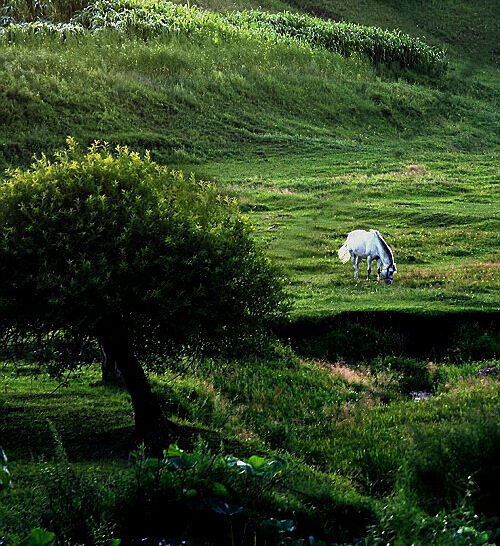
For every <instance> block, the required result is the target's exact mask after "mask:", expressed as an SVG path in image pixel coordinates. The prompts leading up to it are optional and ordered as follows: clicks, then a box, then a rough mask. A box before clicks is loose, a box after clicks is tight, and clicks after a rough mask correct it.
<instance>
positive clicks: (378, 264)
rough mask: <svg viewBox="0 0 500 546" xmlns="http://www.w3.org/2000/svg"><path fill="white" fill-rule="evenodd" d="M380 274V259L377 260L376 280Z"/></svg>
mask: <svg viewBox="0 0 500 546" xmlns="http://www.w3.org/2000/svg"><path fill="white" fill-rule="evenodd" d="M381 274H382V260H380V259H379V260H377V280H380V275H381Z"/></svg>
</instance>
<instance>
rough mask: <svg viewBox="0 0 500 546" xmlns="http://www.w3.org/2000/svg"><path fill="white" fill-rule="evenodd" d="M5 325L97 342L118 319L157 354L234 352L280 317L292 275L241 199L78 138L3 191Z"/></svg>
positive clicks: (0, 306) (0, 300) (1, 308)
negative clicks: (100, 326) (110, 320)
mask: <svg viewBox="0 0 500 546" xmlns="http://www.w3.org/2000/svg"><path fill="white" fill-rule="evenodd" d="M0 223H1V225H2V230H1V239H0V256H1V259H0V262H1V263H0V279H1V281H0V284H1V288H0V313H1V322H2V324H1V325H2V327H3V330H4V331H6V330H9V329H10V330H14V331H16V332H21V333H23V334H28V333H34V332H35V333H43V334H47V333H50V332H58V331H65V332H72V333H74V334H76V335H78V336H79V338H80V339H81V338H82V337H84V336H89V335H90V336H92V335H93V333H94V328H95V326H96V324H97V323H98V322H99V321H100V320H103V319H105V318H107V317H110V316H119V317H121V320H122V321H123V323H124V325H125V326H126V327H127V329H128V331H129V332H131V334H132V337H133V341H134V342H135V344H136V347H137V349H138V350H139V351H140V350H141V349H142V350H143V352H144V353H147V354H158V353H165V352H168V351H169V350H170V349H171V350H173V349H174V347H177V348H179V347H184V348H185V347H193V346H195V345H196V346H200V344H202V343H204V344H206V346H207V347H209V346H212V347H213V346H225V345H228V344H230V343H231V342H232V340H234V339H235V337H236V336H243V337H245V333H246V334H249V335H250V336H252V335H254V334H255V332H257V331H259V329H260V328H261V327H263V326H264V325H265V324H266V323H267V321H269V320H270V319H272V318H273V317H275V316H277V315H279V313H280V312H281V310H282V309H283V306H282V304H281V302H282V294H281V288H282V279H281V277H280V276H279V274H278V273H277V271H276V270H275V268H274V267H273V266H272V264H271V263H270V261H269V260H268V258H267V257H266V256H265V255H264V253H263V252H262V250H261V249H260V248H258V247H257V246H256V244H255V243H254V241H253V239H252V237H251V226H250V225H249V224H248V222H247V221H246V220H245V218H244V217H243V216H242V215H241V214H240V213H239V212H238V209H237V204H236V202H235V201H234V200H232V199H229V198H226V197H223V196H221V195H220V194H219V192H218V190H217V188H216V187H215V186H214V185H213V184H211V183H208V182H203V181H199V180H197V179H196V178H195V177H194V176H193V175H191V176H187V175H185V174H184V173H182V172H178V171H172V170H170V169H168V168H167V167H164V166H160V165H158V164H156V163H154V162H153V161H152V160H151V158H150V157H149V154H147V153H146V155H145V156H144V157H141V156H140V155H139V154H137V153H134V152H131V151H130V150H128V149H127V148H124V147H118V148H117V149H116V151H111V150H110V149H109V148H108V146H107V145H106V144H103V143H97V142H96V143H94V144H93V145H92V146H91V147H90V148H89V150H88V151H87V152H85V151H82V150H80V149H79V147H78V145H77V143H76V142H74V141H73V140H72V139H69V148H68V150H67V151H65V152H62V153H59V154H58V155H57V157H56V159H55V161H50V160H48V159H47V158H46V157H42V158H41V159H39V160H37V161H36V162H35V163H34V164H33V166H32V167H31V169H29V170H27V171H21V170H15V171H11V172H10V175H9V178H8V179H7V180H5V181H4V182H3V183H2V184H1V185H0Z"/></svg>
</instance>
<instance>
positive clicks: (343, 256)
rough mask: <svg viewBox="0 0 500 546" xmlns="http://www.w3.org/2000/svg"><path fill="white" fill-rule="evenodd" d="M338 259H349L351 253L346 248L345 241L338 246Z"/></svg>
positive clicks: (343, 260) (344, 260)
mask: <svg viewBox="0 0 500 546" xmlns="http://www.w3.org/2000/svg"><path fill="white" fill-rule="evenodd" d="M338 254H339V259H340V261H342V262H343V263H346V262H348V261H349V260H350V259H351V253H350V252H349V249H348V248H347V242H345V243H344V244H343V245H342V246H341V247H340V248H339V252H338Z"/></svg>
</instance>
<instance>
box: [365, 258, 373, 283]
mask: <svg viewBox="0 0 500 546" xmlns="http://www.w3.org/2000/svg"><path fill="white" fill-rule="evenodd" d="M372 260H373V258H372V257H371V256H367V257H366V269H367V277H366V280H367V281H369V280H370V275H371V273H372Z"/></svg>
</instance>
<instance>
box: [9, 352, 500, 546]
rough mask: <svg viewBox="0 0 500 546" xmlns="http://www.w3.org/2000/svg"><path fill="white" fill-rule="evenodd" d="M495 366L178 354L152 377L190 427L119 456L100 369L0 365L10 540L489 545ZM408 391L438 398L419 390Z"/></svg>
mask: <svg viewBox="0 0 500 546" xmlns="http://www.w3.org/2000/svg"><path fill="white" fill-rule="evenodd" d="M486 370H488V371H486ZM495 370H498V362H497V361H489V362H486V361H482V362H476V363H474V362H470V363H466V364H456V365H450V364H445V363H436V364H432V363H427V364H426V363H425V362H422V361H417V360H414V359H399V360H398V359H394V358H393V359H392V360H391V359H386V360H380V359H378V360H377V359H375V360H373V361H371V362H367V363H366V364H365V365H364V366H360V367H358V368H352V367H351V368H348V367H346V366H344V365H342V364H339V363H336V364H331V363H327V362H312V361H309V362H308V361H301V360H299V359H297V358H296V357H295V356H294V355H293V353H291V352H290V351H288V350H284V349H279V350H275V351H274V354H273V353H270V354H269V355H268V357H267V358H262V357H258V358H252V359H246V360H245V359H240V360H238V361H237V362H236V361H217V362H216V361H206V362H204V363H198V365H197V366H196V367H195V368H192V367H191V368H189V369H185V368H183V365H182V364H180V363H179V364H178V365H177V366H176V365H175V364H173V367H172V368H171V370H170V371H169V372H168V373H167V374H166V375H162V376H152V379H153V380H154V385H155V390H156V392H157V393H158V395H159V396H160V399H161V400H162V401H163V403H164V404H165V407H166V408H167V409H168V411H169V413H172V414H176V415H178V419H179V420H180V422H181V423H182V422H184V423H189V424H190V429H191V430H192V431H193V432H192V433H191V435H190V438H191V439H190V440H188V439H187V437H186V439H184V440H183V442H181V443H180V444H179V445H180V447H181V448H182V451H179V450H176V449H174V448H173V447H171V448H170V450H169V451H167V452H166V454H165V459H164V460H161V459H150V458H148V457H147V455H145V454H144V453H143V452H142V451H141V450H139V451H135V452H134V454H133V457H132V459H130V461H129V463H128V464H124V463H125V460H126V458H127V451H128V450H132V451H134V443H133V434H132V427H131V425H132V416H131V414H130V412H129V411H124V409H125V408H126V405H127V400H126V396H125V393H123V392H121V391H120V390H116V389H113V390H111V391H110V390H109V387H105V386H102V385H97V384H95V380H96V379H98V374H97V370H96V369H95V368H94V367H92V368H82V369H80V370H79V371H78V372H76V373H74V374H73V375H72V376H70V378H69V379H68V380H67V381H66V382H65V383H63V384H62V385H61V383H59V382H58V380H56V379H53V378H50V377H49V376H48V375H47V374H46V372H45V371H43V370H42V369H39V370H38V372H37V370H36V369H34V368H33V367H29V368H26V367H23V366H19V365H18V366H12V365H3V367H2V382H3V384H4V390H3V393H2V397H3V399H4V406H3V408H2V410H1V411H0V420H1V424H2V431H3V434H2V442H3V446H4V449H5V450H6V452H7V454H8V455H9V456H10V461H9V462H8V467H9V468H10V471H11V479H12V481H13V484H14V489H13V490H12V491H11V492H10V493H8V492H5V491H4V492H3V493H1V494H2V507H3V508H2V526H3V527H2V533H3V535H4V536H5V537H6V538H7V537H11V538H10V539H9V540H13V541H14V542H7V543H13V544H16V542H15V539H14V537H15V536H22V535H23V532H26V530H27V529H29V528H36V527H41V528H43V529H46V530H49V531H53V532H55V533H56V534H57V536H58V537H59V542H60V543H63V544H73V543H78V544H81V543H85V544H111V543H112V539H113V537H114V538H121V539H123V544H129V543H130V544H135V543H138V542H134V540H136V541H138V539H143V538H146V537H147V538H148V539H149V541H147V543H148V544H154V545H155V546H156V545H157V544H160V540H166V541H167V542H168V541H169V540H170V541H171V543H173V544H177V542H176V541H177V540H179V541H180V540H181V539H184V540H187V541H188V542H187V543H188V544H198V543H203V544H206V543H208V544H231V543H232V542H231V541H232V540H234V541H235V543H238V544H239V543H243V544H247V543H249V544H250V543H251V544H253V543H254V542H253V541H254V540H257V544H261V543H262V544H264V543H267V544H304V543H306V542H303V541H304V540H306V539H307V537H308V536H314V537H315V540H316V541H320V540H326V541H327V542H326V543H327V544H332V543H344V542H346V541H348V542H350V543H353V541H354V539H355V538H356V537H364V539H363V540H364V542H363V544H377V543H378V542H377V540H378V539H379V538H380V539H382V538H383V537H386V538H385V539H384V540H386V541H387V543H390V544H401V545H403V544H408V543H415V544H421V545H424V544H443V545H444V544H456V543H458V544H464V545H465V544H486V543H487V542H488V540H490V539H491V540H494V535H493V534H492V531H494V529H495V525H498V523H499V522H498V521H497V520H496V519H495V518H496V516H497V514H496V511H495V498H496V484H497V483H498V479H499V477H498V471H499V468H498V462H497V461H496V460H495V458H496V450H497V447H498V444H499V441H500V430H499V426H498V419H497V418H496V412H497V409H498V405H499V400H498V392H499V390H498V378H497V377H498V376H497V375H495V374H497V373H498V372H497V371H495ZM57 387H59V388H57ZM414 388H416V389H422V388H426V389H428V392H433V393H434V394H433V396H432V397H431V398H429V399H423V400H412V397H411V395H410V394H409V393H410V391H411V390H412V389H414ZM21 409H22V412H21V413H19V412H20V410H21ZM84 414H85V415H86V419H85V426H82V415H84ZM21 418H22V420H21ZM28 446H29V447H28ZM166 449H167V446H166ZM73 461H80V462H73ZM98 461H99V462H98ZM106 461H108V462H106ZM464 533H465V535H464V537H461V536H462V535H463V534H464ZM480 536H482V537H483V538H484V537H486V538H487V540H484V542H479V541H478V542H473V541H472V539H471V537H473V539H474V540H476V539H477V540H479V538H478V537H480ZM97 537H100V538H99V540H98V539H97ZM245 537H246V538H245ZM265 541H267V542H265ZM318 543H319V542H318Z"/></svg>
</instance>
